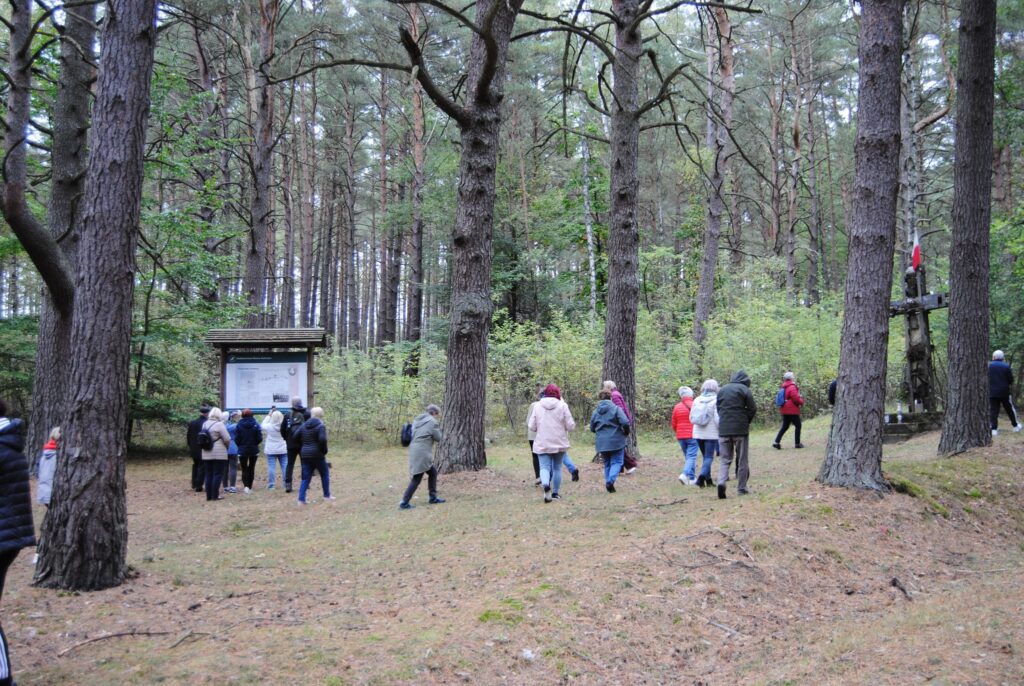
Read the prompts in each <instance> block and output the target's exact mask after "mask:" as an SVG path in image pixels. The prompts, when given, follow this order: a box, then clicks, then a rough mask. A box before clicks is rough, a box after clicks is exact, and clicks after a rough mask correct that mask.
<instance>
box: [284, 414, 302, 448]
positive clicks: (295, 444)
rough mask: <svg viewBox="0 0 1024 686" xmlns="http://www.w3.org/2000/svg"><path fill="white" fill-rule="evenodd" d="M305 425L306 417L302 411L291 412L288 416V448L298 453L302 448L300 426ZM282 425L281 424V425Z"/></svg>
mask: <svg viewBox="0 0 1024 686" xmlns="http://www.w3.org/2000/svg"><path fill="white" fill-rule="evenodd" d="M305 423H306V417H305V415H304V414H302V410H292V413H291V414H290V415H289V416H288V438H287V439H285V440H286V441H287V443H288V448H289V449H290V450H293V451H296V452H297V451H298V450H299V448H301V447H302V425H303V424H305ZM282 424H283V423H282Z"/></svg>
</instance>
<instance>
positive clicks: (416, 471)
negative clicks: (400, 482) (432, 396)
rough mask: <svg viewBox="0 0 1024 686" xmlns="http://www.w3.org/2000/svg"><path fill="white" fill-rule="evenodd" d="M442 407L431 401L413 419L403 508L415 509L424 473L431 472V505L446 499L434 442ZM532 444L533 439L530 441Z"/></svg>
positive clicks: (428, 473) (439, 428)
mask: <svg viewBox="0 0 1024 686" xmlns="http://www.w3.org/2000/svg"><path fill="white" fill-rule="evenodd" d="M440 421H441V408H440V407H438V406H437V405H434V404H430V405H427V406H426V408H424V410H423V414H421V415H419V416H418V417H416V419H414V420H412V442H411V443H410V444H409V477H410V478H409V485H408V486H406V488H405V493H403V494H402V500H401V502H399V503H398V508H399V509H401V510H411V509H412V508H414V507H416V506H415V505H413V504H412V503H411V502H409V501H410V500H412V496H413V494H414V493H416V489H417V488H419V487H420V483H421V482H422V481H423V475H424V474H426V475H427V492H428V493H430V499H429V500H428V501H427V502H428V503H430V504H431V505H440V504H441V503H443V502H445V499H444V498H441V497H439V496H438V495H437V467H435V466H434V444H435V443H440V442H441V425H440ZM530 443H531V446H530V447H531V448H532V447H533V446H532V443H533V441H530Z"/></svg>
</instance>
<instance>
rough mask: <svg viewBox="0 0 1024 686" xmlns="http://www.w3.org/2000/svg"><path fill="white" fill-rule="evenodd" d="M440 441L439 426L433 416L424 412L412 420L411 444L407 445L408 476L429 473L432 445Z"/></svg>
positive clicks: (432, 451) (432, 455) (431, 462)
mask: <svg viewBox="0 0 1024 686" xmlns="http://www.w3.org/2000/svg"><path fill="white" fill-rule="evenodd" d="M440 441H441V426H440V425H439V424H438V423H437V420H436V419H434V416H433V415H431V414H428V413H426V412H424V413H423V414H421V415H420V416H419V417H417V418H416V419H414V420H412V443H410V444H409V474H411V475H412V476H416V475H417V474H422V473H423V472H429V471H430V467H431V465H433V463H434V443H438V442H440Z"/></svg>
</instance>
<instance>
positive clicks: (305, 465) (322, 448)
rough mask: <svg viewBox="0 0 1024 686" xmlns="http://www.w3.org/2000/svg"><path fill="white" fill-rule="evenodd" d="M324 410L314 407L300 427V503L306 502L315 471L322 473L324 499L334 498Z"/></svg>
mask: <svg viewBox="0 0 1024 686" xmlns="http://www.w3.org/2000/svg"><path fill="white" fill-rule="evenodd" d="M323 418H324V410H323V408H321V407H314V408H313V409H311V410H310V411H309V419H307V420H306V421H305V423H304V424H303V425H302V426H301V427H299V445H300V446H301V447H300V448H299V457H300V458H301V460H302V462H301V464H302V481H301V482H299V504H300V505H305V504H306V492H307V491H308V490H309V482H310V481H311V480H312V479H313V472H319V473H320V486H321V488H323V491H324V500H334V497H333V496H331V470H330V469H329V468H328V466H327V427H326V426H324V423H323Z"/></svg>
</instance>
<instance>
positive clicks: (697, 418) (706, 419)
mask: <svg viewBox="0 0 1024 686" xmlns="http://www.w3.org/2000/svg"><path fill="white" fill-rule="evenodd" d="M695 411H696V412H695ZM714 415H715V406H714V403H713V402H711V403H700V404H699V405H698V404H697V403H696V402H694V404H693V408H691V409H690V422H691V423H693V424H695V425H696V426H707V425H708V424H710V423H711V418H712V417H713V416H714Z"/></svg>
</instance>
